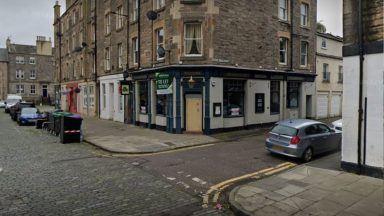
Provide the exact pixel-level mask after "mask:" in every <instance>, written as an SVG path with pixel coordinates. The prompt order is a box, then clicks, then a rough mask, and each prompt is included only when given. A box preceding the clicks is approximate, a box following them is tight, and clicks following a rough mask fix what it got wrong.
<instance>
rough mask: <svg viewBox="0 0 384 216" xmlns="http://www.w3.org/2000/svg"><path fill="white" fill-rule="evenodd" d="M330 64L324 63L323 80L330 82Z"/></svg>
mask: <svg viewBox="0 0 384 216" xmlns="http://www.w3.org/2000/svg"><path fill="white" fill-rule="evenodd" d="M328 68H329V65H328V64H326V63H324V64H323V81H325V82H328V81H329V78H330V77H329V75H330V72H329V71H328Z"/></svg>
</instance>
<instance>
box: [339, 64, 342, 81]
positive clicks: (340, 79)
mask: <svg viewBox="0 0 384 216" xmlns="http://www.w3.org/2000/svg"><path fill="white" fill-rule="evenodd" d="M342 82H343V66H339V83H342Z"/></svg>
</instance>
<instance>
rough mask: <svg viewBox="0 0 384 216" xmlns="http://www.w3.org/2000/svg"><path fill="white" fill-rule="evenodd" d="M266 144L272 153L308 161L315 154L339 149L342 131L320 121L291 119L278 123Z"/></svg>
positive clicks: (268, 135) (269, 134)
mask: <svg viewBox="0 0 384 216" xmlns="http://www.w3.org/2000/svg"><path fill="white" fill-rule="evenodd" d="M265 145H266V148H267V150H268V151H269V152H271V153H276V154H282V155H286V156H289V157H295V158H302V159H303V160H304V161H305V162H308V161H310V160H312V157H313V155H314V154H320V153H324V152H328V151H332V150H336V149H339V148H340V146H341V133H340V132H336V131H335V130H333V129H331V128H329V127H328V126H327V125H325V124H323V123H321V122H318V121H313V120H308V119H289V120H284V121H280V122H277V123H276V125H275V126H274V127H273V128H272V130H271V131H270V132H268V133H267V134H266V141H265Z"/></svg>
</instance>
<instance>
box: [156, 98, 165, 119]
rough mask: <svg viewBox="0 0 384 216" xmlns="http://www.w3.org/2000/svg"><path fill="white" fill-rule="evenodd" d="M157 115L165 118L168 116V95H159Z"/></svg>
mask: <svg viewBox="0 0 384 216" xmlns="http://www.w3.org/2000/svg"><path fill="white" fill-rule="evenodd" d="M156 114H157V115H163V116H165V115H167V95H157V99H156Z"/></svg>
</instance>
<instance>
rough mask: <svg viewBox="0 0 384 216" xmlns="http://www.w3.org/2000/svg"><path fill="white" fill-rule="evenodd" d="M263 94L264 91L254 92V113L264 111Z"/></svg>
mask: <svg viewBox="0 0 384 216" xmlns="http://www.w3.org/2000/svg"><path fill="white" fill-rule="evenodd" d="M264 99H265V95H264V93H257V94H255V113H264V112H265V109H264V107H265V100H264Z"/></svg>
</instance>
